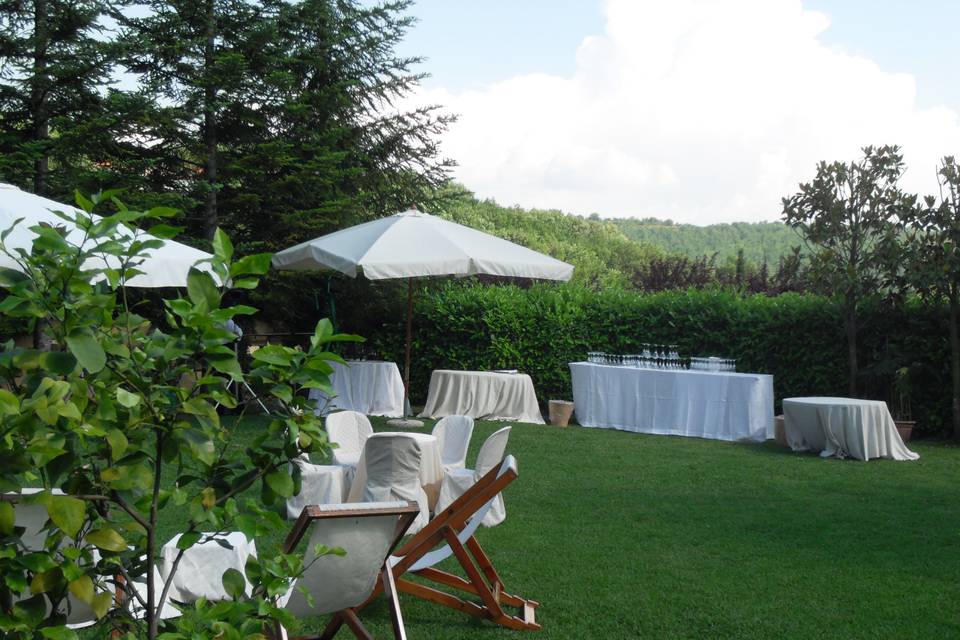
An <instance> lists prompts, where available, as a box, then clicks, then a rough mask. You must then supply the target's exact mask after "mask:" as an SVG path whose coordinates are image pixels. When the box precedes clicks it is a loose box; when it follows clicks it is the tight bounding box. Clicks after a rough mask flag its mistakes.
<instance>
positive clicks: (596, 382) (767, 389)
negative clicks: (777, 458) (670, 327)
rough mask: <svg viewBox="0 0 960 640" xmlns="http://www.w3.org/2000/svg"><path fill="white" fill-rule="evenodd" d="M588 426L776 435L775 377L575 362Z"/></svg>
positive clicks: (580, 410) (578, 403)
mask: <svg viewBox="0 0 960 640" xmlns="http://www.w3.org/2000/svg"><path fill="white" fill-rule="evenodd" d="M570 376H571V381H572V384H573V404H574V411H575V412H576V414H577V422H578V423H580V425H582V426H584V427H601V428H609V429H622V430H624V431H635V432H638V433H652V434H659V435H674V436H692V437H697V438H711V439H714V440H728V441H734V440H754V441H756V442H763V441H764V440H766V439H768V438H772V437H773V376H771V375H768V374H762V373H730V372H714V371H689V370H671V369H637V368H634V367H617V366H610V365H603V364H594V363H592V362H571V363H570Z"/></svg>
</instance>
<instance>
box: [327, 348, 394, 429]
mask: <svg viewBox="0 0 960 640" xmlns="http://www.w3.org/2000/svg"><path fill="white" fill-rule="evenodd" d="M330 365H331V366H332V367H333V373H331V374H330V386H331V387H332V388H333V392H334V395H333V397H327V395H326V394H325V393H323V392H322V391H320V390H319V389H311V390H310V398H311V399H312V400H314V401H315V402H316V403H317V411H318V412H322V413H323V414H326V413H329V412H330V411H334V410H336V409H346V410H349V411H358V412H360V413H362V414H364V415H368V416H389V417H397V416H402V415H403V379H402V378H401V377H400V369H398V368H397V365H396V363H394V362H375V361H370V360H363V361H359V360H348V361H347V364H346V365H343V364H340V363H339V362H331V363H330Z"/></svg>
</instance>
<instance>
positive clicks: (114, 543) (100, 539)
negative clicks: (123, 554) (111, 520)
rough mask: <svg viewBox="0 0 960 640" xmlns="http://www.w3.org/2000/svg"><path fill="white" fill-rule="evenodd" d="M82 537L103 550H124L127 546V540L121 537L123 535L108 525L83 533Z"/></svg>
mask: <svg viewBox="0 0 960 640" xmlns="http://www.w3.org/2000/svg"><path fill="white" fill-rule="evenodd" d="M83 539H84V540H86V541H87V542H89V543H90V544H92V545H93V546H95V547H97V548H99V549H103V550H104V551H116V552H120V551H125V550H126V548H127V541H126V540H124V539H123V536H121V535H120V534H119V533H117V532H116V531H115V530H114V529H111V528H110V527H103V528H102V529H94V530H93V531H91V532H90V533H88V534H87V535H85V536H84V537H83Z"/></svg>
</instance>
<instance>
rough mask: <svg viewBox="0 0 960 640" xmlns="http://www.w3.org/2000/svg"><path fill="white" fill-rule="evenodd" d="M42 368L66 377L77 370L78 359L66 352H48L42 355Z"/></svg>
mask: <svg viewBox="0 0 960 640" xmlns="http://www.w3.org/2000/svg"><path fill="white" fill-rule="evenodd" d="M40 366H42V367H44V368H45V369H47V370H49V371H50V372H51V373H58V374H60V375H62V376H65V375H67V374H69V373H71V372H72V371H73V370H74V369H75V368H76V366H77V359H76V358H74V357H73V355H72V354H70V353H68V352H66V351H47V352H45V353H43V354H41V355H40Z"/></svg>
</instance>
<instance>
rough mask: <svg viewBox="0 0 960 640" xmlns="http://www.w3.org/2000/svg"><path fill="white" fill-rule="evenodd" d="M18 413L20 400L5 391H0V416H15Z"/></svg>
mask: <svg viewBox="0 0 960 640" xmlns="http://www.w3.org/2000/svg"><path fill="white" fill-rule="evenodd" d="M18 413H20V400H18V399H17V396H15V395H13V394H12V393H11V392H9V391H7V390H6V389H0V416H15V415H17V414H18Z"/></svg>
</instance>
